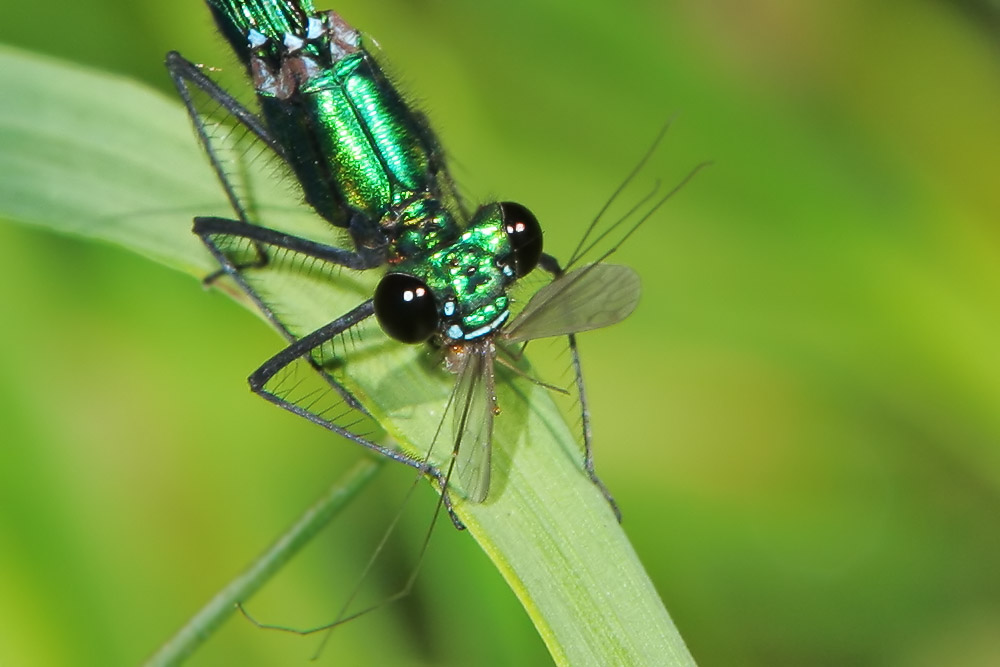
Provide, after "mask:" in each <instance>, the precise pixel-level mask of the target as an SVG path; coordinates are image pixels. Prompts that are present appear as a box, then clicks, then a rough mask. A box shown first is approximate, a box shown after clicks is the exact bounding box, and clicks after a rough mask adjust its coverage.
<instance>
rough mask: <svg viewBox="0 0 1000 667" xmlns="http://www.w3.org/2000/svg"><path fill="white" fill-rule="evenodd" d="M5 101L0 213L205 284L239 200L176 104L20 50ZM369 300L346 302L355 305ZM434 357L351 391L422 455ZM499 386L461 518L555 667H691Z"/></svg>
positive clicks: (637, 573)
mask: <svg viewBox="0 0 1000 667" xmlns="http://www.w3.org/2000/svg"><path fill="white" fill-rule="evenodd" d="M0 89H2V90H4V91H8V93H14V94H8V95H6V96H5V101H4V104H3V105H0V217H3V218H6V219H8V220H11V221H15V222H20V223H24V224H30V225H35V226H39V227H44V228H47V229H50V230H53V231H56V232H59V233H64V234H71V235H76V236H80V237H85V238H93V239H100V240H103V241H106V242H111V243H115V244H118V245H121V246H123V247H126V248H128V249H130V250H133V251H136V252H139V253H141V254H143V255H145V256H148V257H150V258H152V259H154V260H156V261H158V262H162V263H164V264H166V265H168V266H171V267H173V268H176V269H179V270H182V271H185V272H187V273H190V274H192V275H194V276H196V277H199V278H200V277H202V276H204V275H206V274H207V273H209V272H210V271H211V270H212V269H213V268H214V266H213V262H212V260H211V258H210V257H209V255H208V253H207V252H206V251H205V250H204V249H203V248H202V246H201V244H200V243H199V242H198V241H197V239H196V238H195V237H194V236H193V235H192V234H191V232H190V226H191V218H192V217H193V216H195V215H226V214H227V210H226V204H225V200H224V198H223V196H222V193H221V189H220V188H219V186H218V184H217V183H216V182H215V179H214V176H213V174H212V172H211V170H210V169H209V167H208V166H207V164H206V161H205V160H204V159H203V157H202V155H201V154H200V152H199V150H198V147H197V145H196V141H195V138H194V136H193V132H192V131H191V129H190V124H189V122H188V120H187V117H186V116H185V114H184V112H183V110H182V109H181V106H180V104H179V103H176V102H174V101H172V100H169V99H167V98H165V97H164V96H163V95H161V94H159V93H156V92H152V91H150V90H149V89H148V88H146V87H144V86H141V85H139V84H136V83H134V82H130V81H127V80H123V79H120V78H117V77H114V76H111V75H107V74H101V73H95V72H91V71H87V70H83V69H80V68H78V67H74V66H71V65H66V64H61V63H56V62H53V61H51V60H48V59H44V58H41V57H38V56H34V55H29V54H25V53H21V52H18V51H13V50H9V49H0ZM279 187H280V186H279ZM357 289H358V286H357V285H356V284H354V285H352V287H351V288H350V289H345V290H343V294H342V295H341V296H342V298H343V299H344V300H345V303H346V302H350V301H351V300H353V301H354V302H356V301H357V295H358V292H357ZM317 303H318V302H317V301H316V300H314V299H310V298H306V297H305V296H302V297H299V295H296V294H290V295H289V298H288V304H289V307H291V308H294V309H295V315H296V316H297V317H300V318H301V320H302V321H315V322H325V321H327V320H329V319H332V318H333V317H335V316H336V315H339V314H340V312H337V311H335V310H334V311H332V310H331V309H330V306H329V304H327V303H323V304H322V307H320V306H319V305H317ZM422 353H423V352H422V351H421V350H420V349H419V348H414V347H406V346H401V345H386V346H384V353H380V354H378V355H367V356H366V358H365V359H363V360H361V361H360V362H359V363H354V362H353V361H352V363H351V365H350V366H351V368H350V371H349V372H350V374H351V377H350V378H349V379H348V383H349V385H350V388H351V389H352V391H354V392H355V393H356V395H357V396H358V397H359V398H360V399H361V400H362V401H363V402H364V403H365V405H366V406H367V407H368V408H369V410H370V411H371V413H372V414H373V415H374V416H375V417H376V418H377V419H378V421H379V423H380V424H381V425H382V426H383V427H384V428H385V429H386V431H387V432H388V433H389V434H391V435H392V436H394V437H395V438H396V439H397V441H398V442H399V443H400V445H401V446H403V447H406V448H408V449H411V450H415V449H418V447H417V446H416V445H414V444H413V443H412V442H411V440H412V438H413V435H414V434H425V433H427V432H428V429H433V428H434V426H435V425H436V422H435V420H434V417H433V415H430V414H429V413H428V411H427V410H424V409H421V408H423V407H425V406H423V405H421V404H416V403H414V402H413V401H414V400H417V398H418V397H427V396H432V397H434V396H438V397H440V396H442V395H447V392H448V390H449V389H450V385H449V378H448V377H446V374H445V373H431V372H422V371H421V367H422V366H421V364H420V363H419V361H420V360H419V355H421V354H422ZM400 374H405V378H406V382H405V383H401V382H400V381H399V376H400ZM501 385H502V386H501V388H500V392H501V393H500V396H499V400H500V404H501V406H502V408H503V411H504V416H503V418H501V419H498V421H497V429H496V442H497V443H498V446H497V447H496V451H495V454H494V465H495V474H494V486H493V488H492V490H491V493H490V498H489V499H488V500H487V502H485V503H483V504H479V505H471V504H463V503H460V504H459V506H458V508H457V509H458V512H459V514H460V516H461V518H462V520H463V521H464V522H465V523H466V525H467V526H468V528H469V532H470V533H471V535H472V536H473V537H474V538H475V539H476V540H477V542H478V543H479V544H480V545H481V546H482V548H483V549H484V550H485V551H486V553H487V554H488V555H489V557H490V558H491V559H492V560H493V562H494V563H495V564H496V566H497V568H498V569H499V570H500V572H501V573H502V574H503V576H504V577H505V578H506V580H507V581H508V583H509V584H510V586H511V588H512V589H513V590H514V592H515V593H516V594H517V596H518V597H519V599H520V600H521V602H522V603H523V604H524V607H525V609H526V610H527V611H528V613H529V614H530V615H531V618H532V619H533V621H534V623H535V625H536V627H537V628H538V630H539V632H540V633H541V635H542V637H543V638H544V640H545V642H546V644H547V646H548V647H549V650H550V651H551V653H552V656H553V657H554V659H555V661H556V662H557V663H559V664H572V665H652V664H656V665H691V664H694V663H693V660H692V658H691V656H690V654H689V653H688V651H687V648H686V647H685V645H684V642H683V640H682V639H681V638H680V636H679V634H678V633H677V631H676V629H675V627H674V625H673V623H672V622H671V620H670V617H669V616H668V614H667V612H666V610H665V609H664V607H663V604H662V602H661V601H660V599H659V597H658V595H657V593H656V591H655V590H654V588H653V585H652V583H651V582H650V580H649V578H648V576H647V575H646V573H645V571H644V569H643V567H642V565H641V564H640V562H639V560H638V558H637V556H636V554H635V552H634V551H633V549H632V547H631V545H630V543H629V541H628V539H627V538H626V537H625V534H624V532H623V531H622V528H621V527H620V526H619V525H618V523H617V522H616V521H615V520H614V517H613V516H612V513H611V511H610V509H609V507H608V505H607V503H606V502H605V500H604V498H603V497H602V496H601V494H600V493H599V492H598V490H597V489H596V488H595V487H594V486H593V485H592V484H591V483H590V481H589V480H588V478H587V476H586V475H585V473H584V472H583V470H582V467H581V462H580V460H579V455H578V452H577V445H576V443H575V441H574V438H573V436H572V433H571V431H570V429H569V427H568V426H567V425H566V423H565V421H564V419H563V417H562V416H561V413H560V411H559V410H558V409H557V408H556V406H555V405H554V404H553V403H552V401H551V400H550V397H549V395H548V393H547V391H546V390H544V389H543V388H541V387H538V386H536V385H533V384H532V383H530V382H527V381H525V380H523V379H521V378H516V377H514V378H510V380H509V381H507V380H505V381H504V382H502V383H501ZM261 409H264V407H263V405H262V408H261ZM604 446H605V447H606V448H607V449H608V450H611V449H612V447H611V446H609V443H606V442H605V443H604Z"/></svg>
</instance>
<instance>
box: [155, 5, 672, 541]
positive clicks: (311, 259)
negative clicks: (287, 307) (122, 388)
mask: <svg viewBox="0 0 1000 667" xmlns="http://www.w3.org/2000/svg"><path fill="white" fill-rule="evenodd" d="M208 5H209V8H210V10H211V12H212V14H213V16H214V18H215V20H216V23H217V24H218V27H219V29H220V31H221V32H222V34H223V35H224V36H225V37H226V39H227V40H228V41H229V43H230V45H231V46H232V48H233V50H234V51H235V53H236V54H237V56H238V58H239V60H240V62H241V63H242V64H243V65H244V67H245V69H246V72H247V74H248V75H249V77H250V79H251V81H252V84H253V89H254V92H255V96H256V105H257V109H255V110H252V109H250V108H248V106H246V105H244V104H242V103H241V102H239V101H238V100H237V98H236V97H234V96H232V95H231V94H229V93H228V92H226V91H225V90H224V89H223V88H222V87H220V86H219V85H217V84H216V83H215V82H214V81H213V80H212V79H211V78H210V77H208V76H207V75H206V74H205V73H203V72H202V70H201V69H200V68H199V67H198V66H196V65H194V64H192V63H191V62H189V61H188V60H186V59H184V58H183V57H182V56H180V55H179V54H178V53H176V52H172V53H170V54H168V56H167V67H168V69H169V71H170V74H171V76H172V78H173V80H174V82H175V84H176V86H177V89H178V91H179V92H180V94H181V97H182V98H183V100H184V102H185V104H186V106H187V109H188V112H189V113H190V115H191V117H192V119H193V120H194V123H195V127H196V130H197V132H198V135H199V138H200V140H201V142H202V144H203V146H204V148H205V150H206V151H207V153H208V155H209V158H210V160H211V163H212V166H213V168H214V170H215V172H216V174H217V175H218V177H219V180H220V182H221V183H222V186H223V188H224V189H225V192H226V195H227V197H228V199H229V201H230V203H231V205H232V207H233V210H234V212H235V217H234V218H233V219H223V218H216V217H211V218H196V219H195V225H194V231H195V233H196V234H197V235H198V236H199V237H200V238H201V239H202V240H203V241H204V243H205V245H206V246H207V247H208V248H209V250H210V251H211V252H212V253H213V255H214V256H215V257H216V258H217V259H218V261H219V263H220V265H221V267H222V268H221V270H220V271H219V272H218V273H217V274H213V276H210V277H209V280H215V279H217V278H220V277H224V278H229V279H232V280H233V281H234V282H235V283H236V285H237V286H238V287H239V288H240V289H241V290H242V291H243V292H244V293H245V294H246V295H247V296H248V297H249V298H250V299H251V300H252V301H253V302H254V303H255V304H256V306H257V307H258V308H259V309H260V311H261V312H262V313H263V314H264V315H265V316H266V317H267V318H268V319H269V320H270V321H271V322H272V324H273V325H274V326H275V327H276V328H277V329H278V330H279V331H280V332H281V333H282V334H283V335H284V336H285V338H286V339H287V340H288V343H289V344H288V346H287V347H286V348H285V349H283V350H282V351H281V352H279V353H278V354H276V355H275V356H274V357H272V358H271V359H269V360H267V361H266V362H265V363H264V364H263V365H262V366H261V367H260V368H259V369H258V370H257V371H255V372H254V373H253V374H252V375H251V376H250V386H251V388H252V390H253V391H254V392H256V393H258V394H260V395H261V396H263V397H264V398H266V399H267V400H268V401H270V402H272V403H275V404H277V405H279V406H281V407H283V408H285V409H287V410H289V411H291V412H293V413H295V414H298V415H301V416H303V417H305V418H307V419H309V420H311V421H313V422H315V423H317V424H319V425H321V426H323V427H325V428H327V429H329V430H331V431H333V432H335V433H337V434H339V435H341V436H343V437H345V438H347V439H349V440H351V441H353V442H355V443H358V444H360V445H363V446H364V447H367V448H369V449H371V450H374V451H375V452H378V453H379V454H381V455H384V456H386V457H388V458H390V459H393V460H395V461H398V462H401V463H404V464H406V465H409V466H411V467H413V468H416V469H417V470H419V471H421V472H422V473H424V474H426V475H428V476H430V477H431V478H433V479H434V480H436V481H437V483H438V485H439V487H440V489H441V492H442V500H443V502H444V504H445V506H446V507H447V508H448V510H449V512H450V513H451V516H452V519H453V521H454V522H455V524H456V525H457V526H459V527H461V522H460V521H459V520H458V518H457V516H456V515H455V513H454V511H453V509H452V507H453V503H452V499H451V495H450V491H451V490H452V488H453V485H452V483H451V482H452V480H453V477H454V478H455V479H457V481H458V484H457V487H458V489H459V491H460V495H461V496H462V497H463V498H465V499H467V500H468V501H471V502H482V501H483V500H485V499H486V498H487V496H488V494H489V492H490V471H491V464H490V453H491V449H492V444H493V426H494V417H495V416H496V415H497V414H499V412H500V407H501V406H499V405H498V401H497V395H496V387H495V379H494V378H495V370H494V364H495V362H496V360H497V358H498V350H499V351H501V352H502V353H504V354H507V355H509V356H510V357H512V358H514V357H516V356H517V355H518V354H519V346H520V345H522V344H524V343H526V342H527V341H530V340H534V339H537V338H545V337H567V340H568V344H569V347H570V350H571V355H572V357H571V358H572V367H573V370H574V378H575V379H574V381H573V384H572V388H573V389H574V390H576V391H578V392H579V397H580V403H581V408H582V409H581V414H582V428H581V436H582V441H583V468H584V470H585V471H586V474H588V475H589V476H590V478H591V480H593V482H594V484H595V485H597V487H598V488H599V489H600V490H601V492H602V493H603V494H604V496H605V497H606V498H607V499H608V502H609V504H610V506H611V508H612V509H613V511H614V513H615V515H616V516H618V517H619V519H620V514H619V512H618V508H617V506H616V505H615V503H614V500H613V499H612V497H611V495H610V494H609V493H608V491H607V489H606V488H605V486H604V485H603V483H602V482H601V481H600V479H599V478H598V477H597V475H596V473H595V472H594V465H593V455H592V447H591V430H590V418H589V411H588V409H587V403H586V395H585V393H584V385H583V379H582V375H581V370H580V360H579V355H578V352H577V346H576V340H575V334H577V333H579V332H581V331H586V330H589V329H595V328H599V327H604V326H608V325H610V324H613V323H615V322H618V321H620V320H622V319H623V318H625V317H626V316H628V315H629V314H630V313H631V312H632V310H633V309H634V308H635V305H636V303H637V301H638V297H639V281H638V277H637V276H636V274H635V273H634V272H633V271H632V270H631V269H629V268H626V267H623V266H618V265H613V264H607V263H604V262H603V260H604V259H606V258H607V256H608V255H610V254H611V252H613V251H614V250H615V249H617V247H618V246H619V245H620V243H621V242H622V241H624V239H625V238H627V237H628V236H629V235H630V234H631V233H632V232H633V231H634V230H635V229H636V228H637V227H638V225H639V224H641V222H642V221H643V220H645V219H646V218H647V217H648V216H649V215H650V214H651V213H652V212H653V211H655V210H656V209H657V208H658V207H659V206H660V205H661V204H662V203H663V202H664V201H666V199H667V198H668V197H669V196H670V194H672V192H673V191H671V193H668V194H667V195H666V196H663V197H660V198H658V199H657V198H653V201H652V203H651V205H650V206H649V207H648V209H647V211H646V212H645V213H644V214H642V215H639V216H638V218H639V219H638V220H637V221H636V222H634V223H632V224H631V225H627V226H626V227H623V228H622V229H623V230H624V231H623V233H621V235H620V238H619V239H618V241H617V243H615V244H614V245H613V246H612V247H611V248H610V249H609V250H607V251H606V252H604V253H603V254H601V255H599V256H598V257H597V258H596V261H593V262H591V263H587V264H581V260H582V258H583V257H584V255H585V254H586V253H588V252H590V251H592V250H593V248H594V246H595V244H596V243H598V242H599V241H601V240H602V239H604V238H605V237H606V235H607V234H608V233H609V232H611V231H613V230H614V229H615V228H617V227H618V226H619V225H621V224H623V223H624V222H625V220H626V219H627V217H626V218H624V219H620V220H618V221H617V222H615V223H613V224H611V225H609V226H608V228H607V229H605V230H603V232H602V233H599V234H598V233H597V232H596V231H595V230H596V228H597V225H598V222H599V220H600V215H599V216H598V218H597V219H595V220H594V222H593V223H592V224H591V225H590V226H589V227H588V228H587V232H586V234H585V235H584V238H583V239H581V241H580V243H579V244H578V246H577V248H576V250H575V251H574V253H573V255H572V256H571V257H570V259H569V260H568V261H567V262H566V263H565V264H561V263H560V262H558V261H557V260H556V259H555V258H554V257H552V256H551V255H548V254H546V253H545V252H543V250H542V231H541V227H540V225H539V223H538V221H537V219H536V218H535V216H534V215H533V214H532V213H531V212H530V211H529V210H528V209H527V208H526V207H524V206H523V205H521V204H517V203H514V202H506V201H505V202H493V203H489V204H485V205H483V206H480V207H478V208H477V209H475V210H469V209H468V208H467V207H466V205H465V203H464V202H463V200H462V198H461V197H460V196H459V195H458V193H457V190H456V188H455V186H454V182H453V180H452V178H451V176H450V174H449V172H448V168H447V165H446V163H445V160H444V153H443V151H442V150H441V147H440V145H439V143H438V141H437V139H436V137H435V135H434V133H433V132H432V131H431V130H430V128H429V125H428V123H427V121H426V119H425V118H424V117H423V116H422V115H420V114H418V113H416V112H414V111H413V110H412V109H411V108H410V106H409V105H408V104H407V103H406V102H405V101H404V99H403V97H402V96H401V95H400V94H399V93H398V92H397V91H396V89H395V88H394V86H393V85H392V84H391V83H390V81H389V80H388V78H387V77H386V75H385V74H384V72H383V71H382V69H381V68H380V66H379V65H378V63H377V62H376V60H375V58H374V57H373V56H372V54H371V53H370V52H369V51H368V50H367V49H366V47H365V44H364V41H363V40H362V37H361V35H360V33H359V32H358V31H357V30H355V29H354V28H353V27H351V26H350V25H348V24H347V23H346V22H345V21H344V19H343V18H341V17H340V16H339V15H338V14H336V13H334V12H332V11H316V10H315V9H314V7H313V6H312V2H311V1H310V0H208ZM220 113H221V114H222V115H223V116H225V117H226V119H227V120H226V122H227V123H228V125H225V127H226V128H228V129H227V130H226V131H224V132H221V133H220V132H219V131H218V130H217V127H218V126H217V125H216V122H215V120H214V119H215V118H217V117H218V115H219V114H220ZM234 129H237V130H239V131H243V132H245V133H246V134H247V136H249V138H250V139H251V140H252V141H253V142H255V143H257V144H260V145H262V146H263V147H264V150H265V152H266V153H268V154H269V155H271V156H272V157H274V158H276V161H277V163H278V165H279V166H280V168H281V169H283V170H285V171H287V172H289V174H290V175H291V177H292V180H293V182H295V183H297V186H298V189H299V190H300V192H301V195H302V197H303V198H304V199H305V201H306V202H307V203H308V205H309V206H310V207H311V209H312V210H313V211H314V214H315V215H317V216H319V217H320V218H321V219H322V220H323V221H324V223H325V224H326V225H328V226H329V227H331V228H333V229H339V230H345V231H346V232H347V235H348V236H349V238H350V243H349V244H347V247H345V246H342V245H337V244H335V243H331V242H329V241H328V240H327V239H325V238H324V239H322V240H318V239H316V238H310V237H304V236H300V235H295V234H290V233H288V232H285V231H281V230H279V229H276V228H274V227H272V226H265V224H264V223H265V222H267V221H265V220H261V219H258V216H259V212H258V211H256V210H254V207H253V206H252V205H251V204H250V203H249V201H250V200H249V198H247V197H246V196H245V194H244V193H243V192H241V191H240V190H241V188H240V185H239V173H238V172H239V169H238V162H239V160H238V159H234V157H233V155H234V153H237V152H240V151H242V150H245V149H242V148H239V149H234V148H233V147H232V145H230V144H229V143H227V142H228V141H229V140H230V139H231V135H232V132H233V131H234ZM237 157H242V156H241V155H240V156H237ZM234 165H237V166H235V167H234ZM640 166H641V163H640ZM602 213H603V212H602ZM281 266H285V267H288V266H293V267H298V268H299V269H301V270H302V271H306V270H308V271H315V269H316V267H317V266H319V267H321V268H322V269H323V270H325V271H326V273H325V274H324V275H329V274H330V273H331V272H330V271H329V270H330V269H336V270H341V269H346V270H348V271H356V272H382V276H381V278H380V280H379V281H378V283H377V285H376V286H375V287H374V290H373V294H371V296H369V297H368V298H365V299H364V300H362V302H361V303H360V304H359V305H356V306H354V307H353V308H351V309H349V310H348V312H346V313H344V314H338V313H331V314H330V317H331V318H332V319H330V320H329V321H328V322H326V323H325V324H323V325H322V326H318V327H313V328H312V329H311V330H304V329H303V328H302V326H301V325H300V324H299V323H296V322H291V321H289V320H288V319H287V318H286V317H284V316H283V313H282V310H281V307H280V303H279V300H278V299H277V298H276V297H275V296H274V295H273V294H272V293H268V292H266V291H265V290H263V289H261V288H260V286H259V284H258V282H257V281H256V276H259V275H262V274H265V273H267V272H271V271H275V270H276V267H281ZM536 268H539V269H541V270H542V271H544V272H547V273H548V274H550V276H551V277H552V279H551V281H550V282H548V283H547V284H546V285H544V286H543V287H542V288H541V289H539V290H538V291H537V292H536V293H535V294H534V295H533V296H531V297H530V299H525V300H522V301H521V302H520V303H517V302H516V300H515V299H513V298H512V297H511V294H510V292H511V290H512V289H514V287H515V286H516V284H517V283H518V281H519V280H520V279H522V278H524V277H525V276H526V275H528V274H529V273H531V272H532V271H533V270H534V269H536ZM321 273H322V271H321ZM330 279H336V278H335V277H334V278H330ZM373 315H374V319H375V320H376V321H377V322H378V324H379V325H380V327H381V330H382V331H383V332H384V334H386V335H387V336H389V337H390V338H391V339H394V340H395V341H398V343H395V344H407V345H415V344H420V345H429V346H430V347H431V348H433V349H434V350H437V351H439V352H440V354H441V356H442V358H443V361H444V364H445V365H446V366H447V368H448V369H449V370H450V371H452V372H453V373H454V374H455V376H456V378H457V381H456V382H455V385H454V389H453V390H452V391H451V393H450V395H449V397H448V399H447V403H446V405H445V408H444V410H443V414H442V415H441V416H440V417H439V422H438V424H439V425H438V428H437V429H436V430H435V431H434V433H433V436H429V440H430V441H429V442H427V443H426V445H425V448H424V450H423V451H422V452H410V451H403V450H402V449H401V448H397V447H395V446H392V445H391V444H383V443H382V442H379V441H377V440H375V439H372V438H369V437H366V435H365V434H363V433H359V432H358V431H357V430H355V429H353V428H352V427H351V425H350V424H349V423H348V422H349V421H350V420H351V416H352V415H358V416H361V417H363V416H364V415H366V414H367V411H366V408H365V406H364V405H363V404H362V402H361V401H359V400H358V399H357V398H356V397H355V396H354V394H353V393H352V392H351V391H350V390H349V389H348V388H347V387H346V386H344V384H343V382H342V381H341V380H340V379H338V377H337V366H338V364H340V363H343V362H344V360H345V359H346V358H347V357H348V356H349V355H348V354H347V352H346V345H345V346H344V348H345V349H344V351H342V352H338V351H337V349H336V345H337V341H338V339H342V338H343V337H344V336H353V335H355V334H354V332H355V331H356V330H358V329H360V328H361V327H363V326H364V325H365V324H366V323H368V322H370V321H371V320H372V316H373ZM501 361H503V359H502V358H501ZM303 362H304V363H306V364H307V365H308V366H309V367H311V371H312V372H313V373H315V374H316V376H318V377H319V378H321V379H322V382H323V388H322V389H321V390H318V393H317V391H313V392H309V393H301V394H299V393H296V390H297V388H298V384H293V383H290V382H288V381H287V377H286V373H287V372H288V370H289V369H290V368H291V367H292V366H293V365H294V364H300V363H303ZM404 390H405V388H404ZM324 397H325V398H327V399H329V397H333V398H334V399H335V401H336V402H337V403H338V405H340V406H342V409H340V410H336V411H335V410H332V409H331V408H330V407H329V405H328V403H327V402H323V401H322V400H320V399H322V398H324ZM439 442H440V443H443V446H444V447H445V448H446V450H447V451H446V452H445V456H443V457H442V456H441V455H438V456H437V457H436V458H435V457H434V456H432V453H431V452H432V450H433V449H434V447H435V445H437V444H438V443H439Z"/></svg>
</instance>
